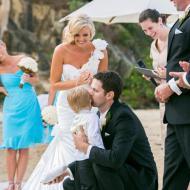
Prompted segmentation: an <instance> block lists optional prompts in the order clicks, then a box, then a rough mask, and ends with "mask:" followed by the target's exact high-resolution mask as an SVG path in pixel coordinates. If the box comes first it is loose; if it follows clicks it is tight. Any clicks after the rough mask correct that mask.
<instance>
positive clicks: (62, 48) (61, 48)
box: [54, 44, 69, 54]
mask: <svg viewBox="0 0 190 190" xmlns="http://www.w3.org/2000/svg"><path fill="white" fill-rule="evenodd" d="M68 45H69V44H59V45H57V46H56V47H55V50H54V52H55V53H58V54H60V53H61V54H63V53H65V52H66V51H67V48H68Z"/></svg>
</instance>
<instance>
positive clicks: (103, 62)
mask: <svg viewBox="0 0 190 190" xmlns="http://www.w3.org/2000/svg"><path fill="white" fill-rule="evenodd" d="M103 53H104V58H103V59H101V61H100V64H99V67H98V71H100V72H101V71H107V70H108V53H107V50H106V49H105V50H104V51H103Z"/></svg>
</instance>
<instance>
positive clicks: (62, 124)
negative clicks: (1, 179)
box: [23, 39, 107, 190]
mask: <svg viewBox="0 0 190 190" xmlns="http://www.w3.org/2000/svg"><path fill="white" fill-rule="evenodd" d="M92 43H93V45H94V47H95V50H94V52H93V53H92V55H91V57H90V58H89V61H88V62H87V63H85V64H84V65H83V66H82V67H81V68H80V69H78V68H76V67H74V66H73V65H72V64H63V73H62V79H63V81H66V80H73V79H77V78H78V77H79V76H80V74H81V73H82V72H83V71H86V70H88V71H90V72H92V73H93V74H96V73H97V71H98V66H99V63H100V59H102V58H103V57H104V54H103V52H102V50H104V49H105V48H106V46H107V43H106V42H105V41H103V40H100V39H97V40H94V41H93V42H92ZM67 93H68V90H63V91H60V92H59V95H58V99H57V104H56V108H57V115H58V124H57V125H56V126H54V128H53V131H52V135H53V136H54V138H53V140H52V141H51V143H50V144H49V145H48V147H47V149H46V151H45V152H44V153H43V155H42V156H41V159H40V161H39V162H38V164H37V166H36V167H35V169H34V171H33V172H32V174H31V176H30V177H29V179H28V180H27V182H26V183H25V185H24V187H23V190H63V185H62V182H61V183H58V184H53V185H43V184H42V183H40V182H41V179H42V177H43V176H44V175H46V174H47V173H48V172H49V171H51V170H52V169H53V168H55V167H58V166H62V165H68V164H69V163H71V162H73V161H75V160H76V158H75V155H76V154H75V149H74V144H73V139H72V134H71V125H72V121H73V118H74V116H75V113H74V112H73V111H72V110H71V108H70V107H69V105H68V102H67Z"/></svg>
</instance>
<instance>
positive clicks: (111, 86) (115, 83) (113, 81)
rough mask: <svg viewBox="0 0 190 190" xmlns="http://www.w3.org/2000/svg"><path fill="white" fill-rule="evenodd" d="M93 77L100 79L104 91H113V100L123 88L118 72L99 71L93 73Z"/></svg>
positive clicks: (116, 98) (117, 97)
mask: <svg viewBox="0 0 190 190" xmlns="http://www.w3.org/2000/svg"><path fill="white" fill-rule="evenodd" d="M94 78H95V79H97V80H99V81H101V83H102V88H103V89H104V91H105V92H106V93H107V92H110V91H113V92H114V101H116V100H118V99H119V96H120V95H121V92H122V89H123V83H122V80H121V77H120V76H119V74H118V73H116V72H114V71H106V72H99V73H97V74H95V75H94Z"/></svg>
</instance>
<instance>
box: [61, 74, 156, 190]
mask: <svg viewBox="0 0 190 190" xmlns="http://www.w3.org/2000/svg"><path fill="white" fill-rule="evenodd" d="M121 92H122V81H121V78H120V77H119V75H118V74H117V73H115V72H112V71H108V72H101V73H98V74H96V75H95V76H94V78H93V80H92V83H91V90H90V94H91V95H92V101H93V106H96V107H98V108H99V111H100V120H101V118H102V117H104V116H105V122H104V125H103V126H102V131H101V134H102V139H103V142H104V146H105V149H101V148H98V147H95V146H91V145H90V144H89V143H88V141H87V139H86V137H85V136H84V134H82V133H81V134H80V135H73V137H74V142H75V146H76V148H77V149H78V150H80V151H81V152H83V153H85V154H87V155H88V156H89V160H90V161H91V163H92V166H93V170H94V173H95V176H96V180H97V185H98V187H99V188H98V190H115V189H118V190H141V189H142V188H143V189H146V190H157V189H158V184H157V170H156V165H155V162H154V158H153V155H152V152H151V149H150V145H149V142H148V139H147V137H146V134H145V132H144V129H143V127H142V125H141V123H140V121H139V119H138V118H137V116H136V115H135V114H134V113H133V111H132V110H131V109H130V108H129V107H128V106H127V105H125V104H122V103H120V102H119V97H120V94H121ZM75 166H76V163H75V162H73V163H71V164H70V165H69V168H70V170H71V173H72V174H73V176H74V181H72V180H70V178H67V179H66V180H65V181H64V183H63V187H64V190H76V189H78V188H77V181H78V180H79V179H77V170H75ZM84 178H85V176H84Z"/></svg>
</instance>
